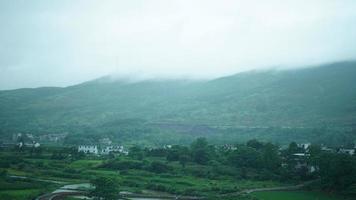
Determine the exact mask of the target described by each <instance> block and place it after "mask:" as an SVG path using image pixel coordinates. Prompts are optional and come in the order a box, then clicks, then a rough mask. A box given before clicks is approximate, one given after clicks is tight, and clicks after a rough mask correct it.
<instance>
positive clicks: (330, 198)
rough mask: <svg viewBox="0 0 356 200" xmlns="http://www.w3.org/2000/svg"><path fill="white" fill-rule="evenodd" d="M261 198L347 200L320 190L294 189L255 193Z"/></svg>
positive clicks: (275, 199) (274, 199)
mask: <svg viewBox="0 0 356 200" xmlns="http://www.w3.org/2000/svg"><path fill="white" fill-rule="evenodd" d="M254 196H256V197H257V198H258V199H259V200H344V199H345V200H346V199H349V198H343V197H341V196H336V195H327V194H325V193H320V192H300V191H298V192H294V191H292V192H291V191H287V192H283V191H278V192H275V191H274V192H257V193H255V194H254Z"/></svg>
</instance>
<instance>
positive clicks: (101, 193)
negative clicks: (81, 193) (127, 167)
mask: <svg viewBox="0 0 356 200" xmlns="http://www.w3.org/2000/svg"><path fill="white" fill-rule="evenodd" d="M91 184H92V185H93V186H94V187H95V189H94V190H93V191H92V192H91V196H92V197H94V199H98V200H99V199H103V200H117V199H118V197H119V192H120V190H119V184H118V181H117V180H115V179H114V178H111V177H99V178H96V179H94V180H92V181H91Z"/></svg>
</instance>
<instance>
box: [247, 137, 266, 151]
mask: <svg viewBox="0 0 356 200" xmlns="http://www.w3.org/2000/svg"><path fill="white" fill-rule="evenodd" d="M246 145H247V146H248V147H251V148H254V149H256V150H260V149H262V147H263V143H262V142H259V141H258V140H256V139H253V140H249V141H248V142H247V143H246Z"/></svg>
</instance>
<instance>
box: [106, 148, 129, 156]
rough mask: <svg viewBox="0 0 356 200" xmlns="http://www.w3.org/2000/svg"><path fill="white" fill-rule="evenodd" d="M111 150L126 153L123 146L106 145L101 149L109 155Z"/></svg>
mask: <svg viewBox="0 0 356 200" xmlns="http://www.w3.org/2000/svg"><path fill="white" fill-rule="evenodd" d="M110 152H117V153H122V154H126V153H125V150H124V147H123V146H106V147H103V148H102V149H101V154H103V155H107V154H109V153H110Z"/></svg>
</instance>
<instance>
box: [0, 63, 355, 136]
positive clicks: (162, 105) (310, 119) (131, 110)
mask: <svg viewBox="0 0 356 200" xmlns="http://www.w3.org/2000/svg"><path fill="white" fill-rule="evenodd" d="M355 83H356V62H342V63H335V64H329V65H324V66H319V67H313V68H305V69H298V70H285V71H273V70H271V71H263V72H246V73H240V74H237V75H234V76H229V77H224V78H219V79H215V80H211V81H185V80H165V81H143V82H137V83H126V82H123V81H112V80H110V78H108V77H106V78H105V77H104V78H102V79H98V80H94V81H90V82H86V83H83V84H80V85H76V86H71V87H66V88H37V89H19V90H9V91H0V128H1V130H2V131H3V132H8V131H26V130H27V131H34V132H41V131H42V132H48V131H67V132H73V131H74V130H78V129H85V130H90V129H98V127H103V126H104V127H105V126H115V125H116V124H120V123H122V121H123V120H124V121H125V120H126V122H127V120H129V121H135V122H137V123H138V124H160V125H162V124H165V125H166V127H167V124H168V127H175V128H177V126H181V125H182V124H183V125H185V126H190V125H199V126H201V125H203V126H207V127H211V128H219V127H246V126H247V127H271V126H273V127H322V126H326V125H327V126H354V125H355V124H354V123H355V121H356V84H355ZM178 129H179V127H178ZM96 131H98V132H100V130H96Z"/></svg>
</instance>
